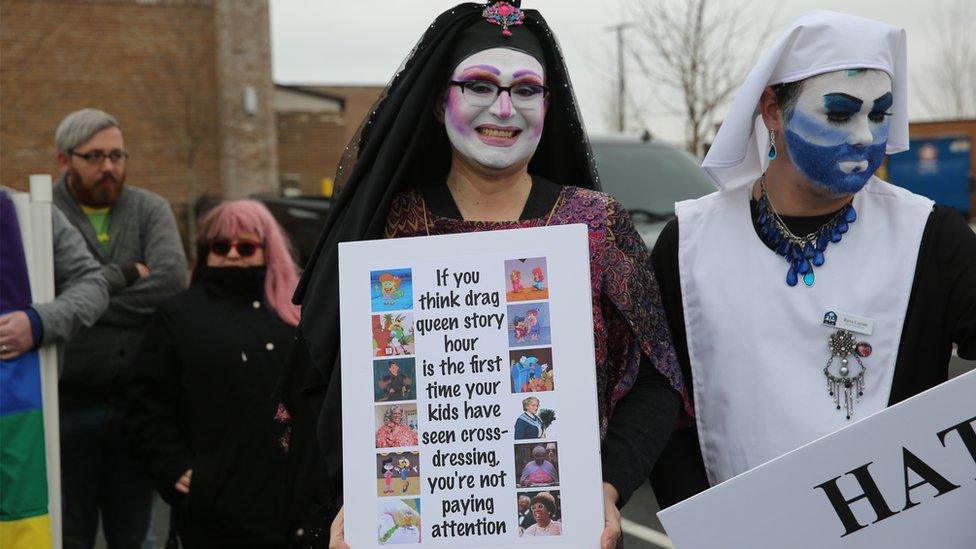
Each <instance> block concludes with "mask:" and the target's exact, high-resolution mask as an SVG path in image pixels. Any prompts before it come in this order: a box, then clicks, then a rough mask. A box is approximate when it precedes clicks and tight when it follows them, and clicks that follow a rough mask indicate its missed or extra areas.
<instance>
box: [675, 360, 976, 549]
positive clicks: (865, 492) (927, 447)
mask: <svg viewBox="0 0 976 549" xmlns="http://www.w3.org/2000/svg"><path fill="white" fill-rule="evenodd" d="M658 517H659V518H660V519H661V522H662V523H663V524H664V527H665V529H666V530H667V532H668V535H669V536H670V537H671V540H672V541H673V542H674V544H675V546H676V547H678V548H679V549H701V548H709V547H716V548H717V547H723V548H724V547H752V548H765V547H770V548H772V547H776V548H780V547H790V548H807V547H809V548H811V549H812V548H817V549H822V548H829V547H840V548H851V549H853V548H870V549H876V548H880V547H884V548H885V549H894V548H902V547H904V548H916V547H929V548H933V549H934V548H939V549H955V548H959V549H963V548H967V549H971V548H973V547H976V521H974V519H976V371H974V372H970V373H968V374H966V375H963V376H960V377H958V378H955V379H953V380H950V381H949V382H947V383H944V384H942V385H940V386H938V387H935V388H932V389H930V390H928V391H926V392H924V393H922V394H919V395H916V396H915V397H913V398H911V399H909V400H906V401H904V402H901V403H899V404H897V405H895V406H892V407H891V408H888V409H886V410H883V411H881V412H878V413H876V414H874V415H872V416H869V417H867V418H864V419H863V420H861V421H859V422H857V423H854V424H852V425H850V426H849V427H846V428H844V429H841V430H839V431H837V432H835V433H833V434H831V435H828V436H826V437H824V438H821V439H819V440H817V441H814V442H811V443H810V444H807V445H806V446H803V447H801V448H799V449H797V450H794V451H792V452H790V453H788V454H786V455H784V456H781V457H779V458H776V459H774V460H772V461H770V462H768V463H765V464H763V465H761V466H759V467H757V468H755V469H752V470H750V471H747V472H746V473H743V474H741V475H739V476H737V477H734V478H732V479H729V480H727V481H725V482H723V483H722V484H719V485H718V486H715V487H713V488H711V489H709V490H707V491H705V492H702V493H701V494H698V495H697V496H695V497H693V498H690V499H688V500H686V501H683V502H681V503H679V504H677V505H675V506H673V507H669V508H668V509H665V510H663V511H661V512H660V513H658Z"/></svg>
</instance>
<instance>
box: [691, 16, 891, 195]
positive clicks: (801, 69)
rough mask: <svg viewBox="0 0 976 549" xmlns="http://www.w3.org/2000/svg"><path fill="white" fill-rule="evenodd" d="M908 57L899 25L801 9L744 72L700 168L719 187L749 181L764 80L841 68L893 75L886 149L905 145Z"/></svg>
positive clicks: (757, 161) (756, 162)
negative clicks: (751, 66)
mask: <svg viewBox="0 0 976 549" xmlns="http://www.w3.org/2000/svg"><path fill="white" fill-rule="evenodd" d="M907 61H908V51H907V45H906V40H905V29H902V28H899V27H894V26H892V25H889V24H887V23H882V22H880V21H874V20H872V19H865V18H863V17H855V16H853V15H846V14H842V13H834V12H829V11H811V12H807V13H805V14H803V15H801V16H800V17H799V18H797V19H796V21H794V22H793V23H792V24H791V25H790V27H789V29H787V30H786V32H785V33H783V35H782V36H780V38H779V39H778V40H777V41H776V43H775V44H773V46H772V47H771V48H770V49H769V51H767V52H766V53H765V55H763V57H762V58H761V59H760V60H759V62H758V63H757V64H756V66H755V67H753V68H752V71H750V72H749V75H748V76H746V80H745V82H744V83H743V84H742V87H741V88H739V91H738V93H737V94H736V96H735V99H734V100H733V101H732V106H731V108H730V109H729V113H728V115H727V116H726V118H725V121H724V122H722V127H721V128H719V130H718V135H716V136H715V141H714V142H713V143H712V146H711V148H710V149H709V150H708V154H707V155H706V156H705V161H704V162H702V168H704V169H705V172H706V173H707V174H708V176H709V177H710V178H711V179H712V182H713V183H714V184H715V186H716V187H718V188H719V189H727V188H730V187H735V186H737V185H742V184H746V183H749V182H752V181H754V180H755V179H756V178H757V177H759V175H760V174H761V173H762V170H763V169H764V168H765V166H764V163H765V162H767V160H766V157H765V154H762V153H764V152H765V151H766V148H767V147H768V146H769V138H768V136H767V132H766V131H765V126H764V125H763V123H762V118H761V117H759V116H758V107H759V99H760V98H761V97H762V94H763V91H764V90H765V89H766V86H772V85H775V84H781V83H783V82H796V81H798V80H803V79H805V78H809V77H811V76H816V75H818V74H824V73H827V72H833V71H838V70H844V69H879V70H882V71H884V72H886V73H888V75H890V76H891V92H892V95H893V96H894V104H893V106H892V111H893V113H894V114H893V115H892V117H891V122H890V126H889V130H888V146H887V153H888V154H894V153H898V152H902V151H906V150H908V71H907Z"/></svg>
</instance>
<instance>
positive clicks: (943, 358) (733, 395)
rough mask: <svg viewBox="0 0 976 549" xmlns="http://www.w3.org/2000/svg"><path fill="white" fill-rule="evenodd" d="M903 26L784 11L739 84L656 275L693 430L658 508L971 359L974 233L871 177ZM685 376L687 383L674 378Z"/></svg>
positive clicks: (900, 96)
mask: <svg viewBox="0 0 976 549" xmlns="http://www.w3.org/2000/svg"><path fill="white" fill-rule="evenodd" d="M906 58H907V47H906V42H905V31H904V30H903V29H900V28H897V27H894V26H891V25H888V24H886V23H882V22H879V21H873V20H870V19H864V18H861V17H854V16H850V15H845V14H840V13H833V12H825V11H816V12H809V13H806V14H804V15H802V16H801V17H800V18H798V19H797V20H796V21H794V22H793V24H792V25H791V26H790V27H789V29H787V31H786V32H785V33H784V34H783V35H782V36H781V37H780V39H779V40H778V41H777V42H776V43H775V44H774V45H773V46H772V47H771V48H770V50H769V51H768V52H767V53H766V55H765V56H764V57H763V58H762V59H761V60H760V61H759V62H758V64H757V65H756V67H755V68H753V70H752V72H750V73H749V75H748V76H747V78H746V81H745V82H744V83H743V85H742V87H741V89H740V90H739V93H738V94H737V95H736V98H735V100H734V102H733V104H732V106H731V108H730V110H729V114H728V116H727V117H726V119H725V121H724V122H723V124H722V127H721V129H720V130H719V132H718V135H717V136H716V138H715V141H714V143H713V144H712V147H711V148H710V149H709V152H708V155H707V156H706V157H705V161H704V163H703V167H704V168H705V171H706V173H708V175H709V176H710V177H711V178H712V180H713V182H714V183H715V185H716V187H718V189H719V192H716V193H713V194H711V195H708V196H706V197H703V198H700V199H697V200H691V201H687V202H681V203H679V204H677V205H676V208H675V211H676V213H677V219H676V220H673V221H672V222H671V223H670V224H669V225H668V226H667V227H666V228H665V229H664V231H663V232H662V234H661V238H660V240H658V242H657V244H656V245H655V248H654V252H653V257H654V265H655V271H656V273H657V276H658V280H660V281H661V288H662V293H663V297H664V302H665V309H666V310H667V312H668V321H669V323H670V325H671V329H672V333H673V334H674V336H675V343H676V345H677V348H678V356H679V359H680V361H681V363H682V369H683V371H684V373H685V378H686V379H687V380H689V385H691V386H693V387H694V395H693V398H694V406H695V412H696V416H695V419H696V424H695V425H694V426H691V427H688V428H683V429H678V430H676V431H675V433H674V435H673V437H672V440H671V442H670V443H669V445H668V448H667V450H666V451H665V453H664V454H663V455H662V456H661V459H660V460H659V461H658V464H657V467H656V468H655V470H654V473H653V475H652V479H651V480H652V484H653V486H654V493H655V495H656V496H657V498H658V501H659V503H660V504H661V505H662V507H667V506H669V505H671V504H673V503H676V502H678V501H680V500H682V499H684V498H686V497H689V496H691V495H693V494H694V493H696V492H699V491H701V490H704V489H707V488H708V487H709V486H710V485H715V484H718V483H720V482H723V481H725V480H727V479H729V478H731V477H733V476H736V475H738V474H740V473H743V472H745V471H747V470H749V469H751V468H753V467H756V466H758V465H761V464H762V463H765V462H766V461H769V460H771V459H773V458H776V457H778V456H780V455H782V454H785V453H787V452H789V451H791V450H793V449H795V448H798V447H800V446H802V445H804V444H806V443H808V442H811V441H813V440H816V439H818V438H820V437H822V436H825V435H827V434H829V433H831V432H834V431H836V430H837V429H841V428H843V427H845V426H847V425H849V424H850V423H851V422H852V421H855V420H856V419H857V418H860V417H867V416H868V415H870V414H872V413H874V412H878V411H880V410H883V409H884V408H886V407H887V406H890V405H892V404H895V403H897V402H900V401H902V400H905V399H907V398H909V397H911V396H913V395H916V394H918V393H920V392H922V391H924V390H926V389H928V388H930V387H933V386H935V385H937V384H939V383H941V382H943V381H945V380H946V379H947V376H948V373H947V366H948V363H949V358H950V356H951V353H952V347H953V344H956V345H957V346H958V353H959V356H960V357H963V358H970V359H972V358H976V235H974V234H973V231H972V230H970V228H969V227H968V226H967V225H966V223H965V221H964V220H963V219H962V218H961V217H960V216H959V215H958V214H956V213H955V212H954V211H952V210H951V209H950V208H946V207H941V206H935V205H933V203H932V201H931V200H929V199H927V198H925V197H922V196H918V195H915V194H912V193H910V192H908V191H906V190H904V189H902V188H899V187H896V186H894V185H891V184H889V183H886V182H885V181H882V180H881V179H879V178H878V177H876V176H875V170H877V169H878V167H879V166H880V165H881V162H882V159H883V156H884V154H885V152H887V153H888V154H895V153H899V152H902V151H905V150H907V149H908V73H907V69H906ZM692 378H693V379H694V383H691V382H690V380H691V379H692Z"/></svg>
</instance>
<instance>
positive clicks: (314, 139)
mask: <svg viewBox="0 0 976 549" xmlns="http://www.w3.org/2000/svg"><path fill="white" fill-rule="evenodd" d="M277 118H278V124H277V125H278V170H279V172H280V173H281V176H282V179H287V178H290V177H293V176H297V177H298V183H299V188H300V189H301V192H302V194H314V195H317V194H321V193H322V179H324V178H330V179H331V178H333V177H335V171H336V167H337V166H338V165H339V158H340V157H341V156H342V151H343V150H344V149H345V146H346V128H345V125H344V124H343V123H342V120H341V119H339V118H338V117H336V116H335V115H332V114H325V113H323V114H319V113H303V112H279V113H278V115H277Z"/></svg>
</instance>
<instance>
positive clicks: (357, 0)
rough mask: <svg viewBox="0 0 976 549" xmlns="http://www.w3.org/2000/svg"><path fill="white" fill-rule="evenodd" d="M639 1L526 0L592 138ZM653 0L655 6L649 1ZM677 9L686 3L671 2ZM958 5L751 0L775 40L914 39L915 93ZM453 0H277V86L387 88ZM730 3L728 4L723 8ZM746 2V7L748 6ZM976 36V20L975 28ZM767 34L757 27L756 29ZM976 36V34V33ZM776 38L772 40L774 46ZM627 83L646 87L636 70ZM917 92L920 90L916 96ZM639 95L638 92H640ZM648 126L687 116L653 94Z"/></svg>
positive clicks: (668, 127) (673, 126) (676, 134)
mask: <svg viewBox="0 0 976 549" xmlns="http://www.w3.org/2000/svg"><path fill="white" fill-rule="evenodd" d="M637 1H640V0H525V1H524V2H523V7H526V8H534V9H538V10H539V11H540V12H541V13H542V14H543V15H544V16H545V17H546V20H547V21H548V22H549V25H550V27H551V28H552V29H553V32H554V33H555V34H556V37H557V38H558V39H559V41H560V44H561V46H562V48H563V50H564V54H565V56H566V62H567V64H568V66H569V73H570V77H571V78H572V80H573V83H574V86H575V90H576V95H577V98H578V99H579V102H580V109H581V111H582V113H583V119H584V123H585V124H586V127H587V129H588V130H589V131H590V132H594V133H603V132H606V131H608V130H609V129H610V125H609V124H608V123H607V109H606V103H607V101H609V100H610V98H611V97H612V91H611V90H612V89H613V86H614V71H615V70H616V65H615V62H614V59H615V57H614V55H615V43H616V41H615V36H614V34H613V33H611V32H608V31H607V30H606V29H607V27H609V26H611V25H614V24H617V23H620V22H623V21H627V20H628V19H629V18H632V16H630V14H632V13H633V12H632V11H631V10H633V5H634V2H637ZM645 1H649V0H645ZM666 1H670V2H672V3H675V5H678V4H677V2H681V1H682V0H666ZM952 1H953V0H927V1H924V2H923V1H919V0H857V1H856V2H854V1H851V0H818V1H814V0H782V1H774V0H753V1H752V7H753V10H752V13H754V14H755V17H756V18H757V20H759V21H761V20H762V19H763V17H767V18H768V14H770V13H772V10H773V6H776V5H779V6H780V7H779V8H778V12H777V13H776V25H775V31H774V32H773V33H772V34H773V35H774V36H775V35H778V34H779V33H780V32H781V31H782V29H783V28H785V27H786V26H787V25H788V24H789V22H790V21H791V20H792V19H794V18H795V17H796V16H798V15H799V14H801V13H803V12H804V11H807V10H810V9H827V10H834V11H840V12H846V13H850V14H853V15H860V16H863V17H870V18H874V19H880V20H883V21H886V22H888V23H891V24H894V25H899V26H902V27H904V28H905V29H906V30H907V31H908V49H909V51H908V56H909V66H910V67H911V68H910V71H911V78H912V80H913V86H919V85H924V76H925V69H926V68H927V67H928V66H930V65H931V64H932V63H935V62H937V61H938V60H937V59H934V57H935V56H934V55H933V53H932V52H933V51H934V47H933V44H932V41H933V36H932V34H933V28H934V21H933V20H932V17H933V13H936V12H938V10H939V9H940V8H943V7H946V6H948V5H949V4H950V3H952ZM456 3H457V2H452V1H450V0H352V1H341V2H340V1H338V0H271V41H272V59H273V66H274V78H275V81H277V82H280V83H286V84H289V83H306V84H308V83H311V84H371V85H383V84H386V83H387V81H388V80H389V79H390V78H391V77H392V75H393V73H394V72H395V71H396V69H397V67H398V66H399V65H400V63H401V62H402V61H403V59H404V58H405V57H406V55H407V53H408V52H409V51H410V49H411V48H412V47H413V45H414V44H415V43H416V41H417V40H419V39H420V36H421V34H423V31H424V30H425V29H426V27H427V25H429V24H430V23H431V21H433V19H434V17H436V16H437V14H439V13H440V12H441V11H444V10H445V9H447V8H449V7H451V6H453V5H455V4H456ZM727 3H730V0H720V5H725V4H727ZM740 3H741V2H740ZM972 24H973V28H976V21H974V22H973V23H972ZM757 26H759V25H757ZM974 32H976V31H974ZM772 38H773V37H769V38H768V40H767V42H768V41H771V40H772ZM758 40H759V37H758V36H756V37H755V38H751V37H746V38H744V40H743V44H742V45H741V46H739V48H738V49H741V50H743V51H742V53H743V55H748V50H749V49H750V46H752V45H753V44H755V42H756V41H758ZM628 68H629V70H628V71H627V74H628V78H629V84H628V85H630V86H633V87H634V88H640V87H642V86H647V83H646V82H641V81H640V75H639V74H638V72H637V70H636V67H634V66H633V63H632V62H630V66H629V67H628ZM915 89H916V88H915V87H913V89H912V91H913V92H915ZM636 91H637V90H636V89H635V93H636ZM916 95H917V94H916V93H913V95H912V96H910V103H909V104H910V116H911V117H912V118H913V119H923V118H925V117H926V116H927V115H928V113H927V112H926V111H925V110H924V108H923V107H922V105H921V103H920V101H919V100H918V98H917V97H915V96H916ZM641 102H642V107H643V108H644V110H645V114H646V116H645V124H646V125H647V126H649V127H650V129H651V130H652V131H653V132H654V134H655V136H657V137H659V138H662V139H665V140H668V141H673V142H679V141H681V140H682V139H683V127H682V122H681V120H682V119H681V118H680V117H677V116H675V115H673V114H670V113H669V112H667V109H665V108H664V107H658V108H655V104H656V102H655V101H653V100H652V99H651V96H650V95H645V96H643V98H642V99H641Z"/></svg>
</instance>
